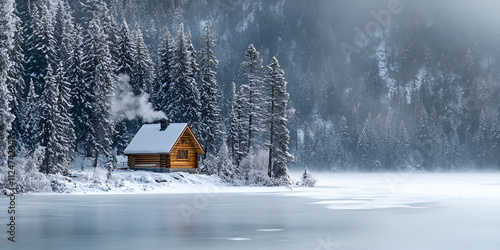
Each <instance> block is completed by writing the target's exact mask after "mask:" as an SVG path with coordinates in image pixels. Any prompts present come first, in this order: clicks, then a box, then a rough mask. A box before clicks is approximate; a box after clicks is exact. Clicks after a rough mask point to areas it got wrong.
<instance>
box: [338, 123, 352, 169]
mask: <svg viewBox="0 0 500 250" xmlns="http://www.w3.org/2000/svg"><path fill="white" fill-rule="evenodd" d="M338 144H339V154H340V155H339V158H340V159H339V160H340V164H341V167H342V168H343V169H347V167H348V165H349V155H348V152H349V145H350V144H351V137H350V134H349V127H348V126H347V119H346V118H345V116H342V118H341V119H340V128H339V140H338Z"/></svg>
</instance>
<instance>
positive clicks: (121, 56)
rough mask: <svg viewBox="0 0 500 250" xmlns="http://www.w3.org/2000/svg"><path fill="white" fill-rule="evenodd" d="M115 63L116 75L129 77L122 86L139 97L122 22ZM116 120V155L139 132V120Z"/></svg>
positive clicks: (130, 46)
mask: <svg viewBox="0 0 500 250" xmlns="http://www.w3.org/2000/svg"><path fill="white" fill-rule="evenodd" d="M117 48H118V50H117V53H118V54H117V62H116V74H117V75H119V74H124V75H126V76H128V77H129V79H130V81H129V82H128V83H124V84H130V85H131V87H132V91H133V93H134V94H135V95H139V94H140V93H141V92H142V89H141V87H140V86H136V85H135V84H136V83H137V82H136V81H135V79H134V76H135V73H134V67H135V63H134V55H135V50H134V43H133V39H132V38H131V35H130V32H129V29H128V25H127V22H126V21H125V20H124V21H123V23H122V26H121V28H120V33H119V37H118V45H117ZM121 118H122V119H120V120H118V121H117V123H116V133H115V134H114V138H113V139H114V140H113V141H114V144H113V145H114V146H115V147H116V148H117V149H118V154H121V153H122V152H123V150H124V149H125V147H126V146H127V145H128V143H129V142H130V140H131V138H132V137H133V134H135V133H136V132H137V130H139V124H140V121H139V119H134V120H133V121H131V120H127V119H125V117H121Z"/></svg>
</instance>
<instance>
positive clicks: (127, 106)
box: [111, 74, 167, 122]
mask: <svg viewBox="0 0 500 250" xmlns="http://www.w3.org/2000/svg"><path fill="white" fill-rule="evenodd" d="M129 81H130V77H129V76H128V75H126V74H120V75H118V81H117V86H116V89H115V95H114V96H113V100H112V106H111V113H112V115H113V119H114V120H119V119H121V118H122V117H125V118H126V119H128V120H134V119H136V118H142V120H144V121H145V122H152V121H156V120H158V119H163V118H166V117H167V116H166V115H165V113H163V112H162V111H155V110H154V109H153V104H151V102H149V94H147V93H142V94H140V95H134V93H133V92H132V87H131V86H130V84H129Z"/></svg>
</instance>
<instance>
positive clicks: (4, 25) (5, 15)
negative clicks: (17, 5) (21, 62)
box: [0, 0, 15, 177]
mask: <svg viewBox="0 0 500 250" xmlns="http://www.w3.org/2000/svg"><path fill="white" fill-rule="evenodd" d="M13 9H14V2H13V1H9V0H4V1H1V2H0V173H4V172H6V170H7V169H6V168H7V160H8V152H7V149H8V147H9V142H8V136H9V133H10V130H11V124H12V122H13V121H14V116H13V115H12V114H11V113H10V108H9V100H10V99H11V96H10V93H9V87H8V73H9V69H10V67H12V62H11V59H10V58H9V49H10V48H12V47H11V46H12V44H13V41H12V40H13V36H14V32H15V28H14V27H15V26H14V25H15V23H13V13H12V11H13ZM0 177H2V176H0Z"/></svg>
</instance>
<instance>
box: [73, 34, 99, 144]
mask: <svg viewBox="0 0 500 250" xmlns="http://www.w3.org/2000/svg"><path fill="white" fill-rule="evenodd" d="M71 46H72V48H71V54H70V57H71V58H70V63H69V65H68V73H67V75H68V80H69V82H70V84H71V102H72V106H73V108H72V112H71V113H72V117H73V120H74V122H73V123H74V125H75V135H76V150H77V151H79V152H83V151H84V149H85V148H84V146H85V141H86V139H87V138H88V136H89V134H90V133H93V127H92V124H91V119H90V118H91V117H92V115H93V114H92V112H93V111H92V105H93V102H94V99H93V90H92V87H91V83H90V82H88V81H86V80H85V79H86V77H88V75H87V72H86V70H85V65H84V60H88V59H89V58H88V57H86V56H85V55H84V53H83V50H84V48H83V31H82V27H81V26H80V25H78V24H77V25H76V27H75V37H74V42H73V44H72V45H71ZM87 48H90V47H89V45H87ZM87 63H90V62H89V61H87ZM87 66H89V65H87ZM89 69H90V68H89ZM87 153H88V152H87Z"/></svg>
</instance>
